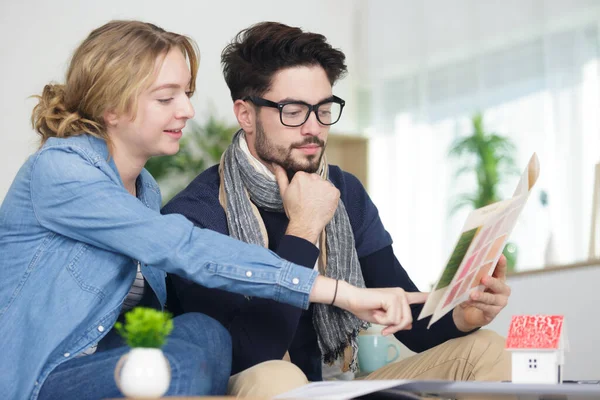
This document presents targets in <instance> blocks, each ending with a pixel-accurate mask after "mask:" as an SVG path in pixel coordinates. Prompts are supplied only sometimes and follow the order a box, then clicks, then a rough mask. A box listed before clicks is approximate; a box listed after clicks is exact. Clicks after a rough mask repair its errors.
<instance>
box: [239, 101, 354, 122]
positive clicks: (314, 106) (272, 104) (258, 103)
mask: <svg viewBox="0 0 600 400" xmlns="http://www.w3.org/2000/svg"><path fill="white" fill-rule="evenodd" d="M242 100H244V101H251V102H252V103H254V105H256V106H259V107H270V108H277V109H278V110H279V121H280V122H281V124H282V125H283V126H287V127H289V128H297V127H299V126H302V125H304V124H305V123H306V121H308V118H310V113H311V112H314V113H315V117H317V121H319V123H320V124H321V125H325V126H331V125H333V124H335V123H337V122H338V121H339V120H340V118H342V111H344V106H345V105H346V102H345V101H344V100H343V99H341V98H339V97H337V96H335V95H333V96H331V97H329V98H327V99H325V100H323V101H321V102H319V103H317V104H312V105H311V104H308V103H307V102H305V101H300V100H290V101H284V102H282V103H277V102H275V101H271V100H267V99H265V98H262V97H258V96H246V97H244V98H243V99H242ZM327 103H337V104H339V105H340V115H339V116H338V119H336V120H335V122H332V123H330V124H325V123H323V122H322V121H321V119H320V118H319V114H318V111H319V107H320V106H322V105H323V104H327ZM288 104H301V105H303V106H307V107H308V112H307V113H306V117H305V118H304V121H302V123H301V124H298V125H288V124H286V123H284V122H283V107H285V106H286V105H288Z"/></svg>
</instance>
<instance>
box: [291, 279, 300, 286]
mask: <svg viewBox="0 0 600 400" xmlns="http://www.w3.org/2000/svg"><path fill="white" fill-rule="evenodd" d="M292 283H293V284H294V285H297V284H299V283H300V279H298V278H294V279H292Z"/></svg>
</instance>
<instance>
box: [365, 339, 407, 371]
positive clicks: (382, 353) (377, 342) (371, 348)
mask: <svg viewBox="0 0 600 400" xmlns="http://www.w3.org/2000/svg"><path fill="white" fill-rule="evenodd" d="M390 348H392V349H394V352H395V354H394V355H393V356H392V357H389V356H388V354H389V349H390ZM398 356H400V351H399V350H398V347H397V346H396V345H395V344H393V343H392V342H391V341H390V339H388V338H387V337H386V336H382V335H368V334H367V335H359V336H358V366H359V368H360V372H363V373H371V372H373V371H376V370H378V369H379V368H381V367H384V366H386V365H387V364H389V363H391V362H393V361H396V360H397V359H398Z"/></svg>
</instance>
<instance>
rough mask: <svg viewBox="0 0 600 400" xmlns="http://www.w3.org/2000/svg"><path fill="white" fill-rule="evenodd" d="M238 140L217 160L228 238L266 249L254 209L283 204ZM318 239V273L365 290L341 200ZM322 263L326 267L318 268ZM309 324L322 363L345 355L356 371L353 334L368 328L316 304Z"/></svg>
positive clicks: (276, 189)
mask: <svg viewBox="0 0 600 400" xmlns="http://www.w3.org/2000/svg"><path fill="white" fill-rule="evenodd" d="M241 140H246V139H245V135H244V131H243V130H239V131H238V132H237V133H236V134H235V136H234V138H233V141H232V143H231V145H229V147H228V148H227V150H226V151H225V153H223V156H222V158H221V164H220V166H219V174H220V176H221V186H220V192H219V198H220V201H221V204H222V206H223V208H224V209H225V212H226V214H227V225H228V227H229V234H230V236H232V237H234V238H236V239H239V240H242V241H244V242H246V243H253V244H257V245H260V246H265V247H268V237H267V234H266V229H265V226H264V222H263V221H262V218H261V217H260V213H259V212H258V208H261V209H264V210H267V211H272V212H284V208H283V202H282V200H281V195H280V193H279V187H278V185H277V182H276V181H275V180H273V179H269V177H267V176H265V175H264V174H262V173H260V172H258V171H257V170H256V169H255V167H254V166H253V165H252V164H251V163H250V161H249V159H248V157H249V156H250V157H251V155H249V154H246V153H245V152H244V150H243V149H242V148H241V147H240V141H241ZM320 171H321V176H323V177H324V179H326V177H327V176H328V171H327V162H326V161H325V157H323V161H322V162H321V168H320ZM257 207H258V208H257ZM321 237H322V238H323V239H322V240H321V244H322V245H321V255H323V253H326V263H324V262H319V269H320V271H319V272H320V273H321V274H324V275H325V276H327V277H329V278H332V279H340V280H343V281H346V282H348V283H350V284H351V285H354V286H357V287H361V288H363V287H365V282H364V279H363V276H362V272H361V269H360V264H359V262H358V255H357V254H356V248H355V247H354V246H355V244H354V234H353V233H352V227H351V226H350V220H349V219H348V213H347V212H346V208H345V207H344V204H343V203H342V201H341V200H340V202H339V204H338V207H337V209H336V211H335V213H334V215H333V218H332V219H331V221H330V222H329V223H328V224H327V226H326V227H325V235H323V234H322V235H321ZM323 244H324V245H325V246H323ZM325 249H326V251H324V250H325ZM321 261H323V260H321ZM324 265H326V267H322V266H324ZM332 296H333V293H332ZM313 325H314V327H315V330H316V332H317V341H318V343H319V348H320V349H321V354H322V355H323V361H324V362H325V363H328V364H331V363H333V362H334V361H335V360H336V359H338V358H339V357H340V356H344V361H345V364H346V365H347V366H348V367H349V369H350V370H351V371H353V372H354V371H357V367H358V362H357V353H358V344H357V336H358V333H359V331H360V330H363V329H366V328H368V326H369V324H368V323H366V322H364V321H362V320H360V319H358V318H357V317H356V316H354V315H353V314H352V313H350V312H348V311H344V310H342V309H341V308H337V307H331V306H329V305H325V304H315V305H314V312H313ZM348 347H351V349H352V352H351V354H348V353H345V350H346V348H348ZM348 358H349V359H348Z"/></svg>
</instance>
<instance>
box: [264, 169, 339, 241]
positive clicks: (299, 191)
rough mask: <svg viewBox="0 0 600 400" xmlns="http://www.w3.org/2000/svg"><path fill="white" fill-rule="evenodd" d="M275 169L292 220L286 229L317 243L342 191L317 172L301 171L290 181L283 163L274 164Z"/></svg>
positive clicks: (290, 232)
mask: <svg viewBox="0 0 600 400" xmlns="http://www.w3.org/2000/svg"><path fill="white" fill-rule="evenodd" d="M273 169H274V172H275V178H276V179H277V184H278V185H279V192H280V193H281V198H282V200H283V207H284V208H285V213H286V214H287V216H288V218H289V220H290V222H289V224H288V228H287V231H286V233H287V234H289V235H294V236H298V237H301V238H303V239H306V240H308V241H310V242H312V243H316V242H317V239H318V238H319V235H320V234H321V232H322V231H323V229H324V228H325V225H327V224H328V223H329V221H331V218H333V214H334V213H335V210H336V209H337V206H338V202H339V200H340V191H339V190H338V189H337V188H336V187H335V186H333V185H332V184H331V182H329V181H327V180H324V179H323V178H321V177H320V176H319V175H317V174H308V173H306V172H302V171H299V172H296V174H295V175H294V178H293V179H292V181H291V182H290V181H289V180H288V177H287V174H286V173H285V171H284V169H283V168H282V167H281V166H279V165H275V164H274V165H273Z"/></svg>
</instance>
